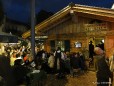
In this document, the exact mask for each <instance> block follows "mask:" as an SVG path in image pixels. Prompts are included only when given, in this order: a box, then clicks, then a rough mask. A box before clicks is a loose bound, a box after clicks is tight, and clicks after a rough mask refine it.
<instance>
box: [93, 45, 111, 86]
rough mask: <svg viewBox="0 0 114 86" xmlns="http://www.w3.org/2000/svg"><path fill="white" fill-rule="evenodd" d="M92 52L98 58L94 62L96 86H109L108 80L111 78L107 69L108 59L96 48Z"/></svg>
mask: <svg viewBox="0 0 114 86" xmlns="http://www.w3.org/2000/svg"><path fill="white" fill-rule="evenodd" d="M94 51H95V53H96V54H97V57H99V59H98V60H97V61H96V73H97V74H96V77H97V86H109V84H111V82H109V78H112V77H113V76H112V73H111V71H110V69H109V64H108V60H107V59H108V58H107V56H106V55H105V53H104V51H103V50H102V49H101V48H99V47H96V48H95V49H94ZM97 57H96V58H97Z"/></svg>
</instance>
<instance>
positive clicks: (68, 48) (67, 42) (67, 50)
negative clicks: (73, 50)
mask: <svg viewBox="0 0 114 86" xmlns="http://www.w3.org/2000/svg"><path fill="white" fill-rule="evenodd" d="M65 51H66V52H70V40H65Z"/></svg>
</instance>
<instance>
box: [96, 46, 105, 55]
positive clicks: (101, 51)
mask: <svg viewBox="0 0 114 86" xmlns="http://www.w3.org/2000/svg"><path fill="white" fill-rule="evenodd" d="M94 52H95V54H97V55H102V54H104V51H103V50H102V49H101V48H100V47H95V48H94Z"/></svg>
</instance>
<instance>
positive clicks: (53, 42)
mask: <svg viewBox="0 0 114 86" xmlns="http://www.w3.org/2000/svg"><path fill="white" fill-rule="evenodd" d="M50 46H51V51H55V41H54V40H51V41H50Z"/></svg>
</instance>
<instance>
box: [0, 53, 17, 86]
mask: <svg viewBox="0 0 114 86" xmlns="http://www.w3.org/2000/svg"><path fill="white" fill-rule="evenodd" d="M0 76H1V77H3V79H4V80H5V86H16V85H15V80H14V77H13V74H12V70H11V66H10V61H9V60H8V59H7V57H5V56H2V55H0Z"/></svg>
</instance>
